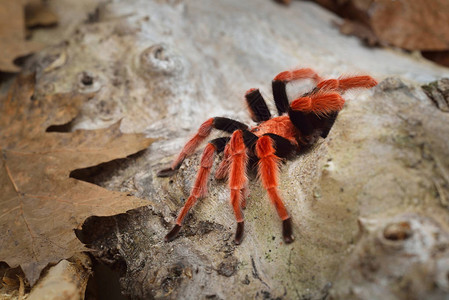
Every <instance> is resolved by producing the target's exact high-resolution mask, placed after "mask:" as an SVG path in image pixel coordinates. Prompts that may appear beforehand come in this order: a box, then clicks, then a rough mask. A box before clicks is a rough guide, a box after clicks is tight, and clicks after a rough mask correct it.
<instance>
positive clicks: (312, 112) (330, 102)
mask: <svg viewBox="0 0 449 300" xmlns="http://www.w3.org/2000/svg"><path fill="white" fill-rule="evenodd" d="M298 79H311V80H313V81H314V82H315V83H316V87H315V88H313V89H312V90H311V91H310V92H308V93H305V94H303V95H302V96H301V97H299V98H297V99H295V100H293V101H292V102H291V103H289V101H288V98H287V93H286V84H287V83H288V82H290V81H293V80H298ZM376 84H377V82H376V80H374V79H373V78H371V77H370V76H354V77H341V78H339V79H327V80H326V79H323V78H321V77H319V76H318V75H317V74H316V73H315V72H314V71H313V70H311V69H297V70H293V71H285V72H282V73H279V74H278V75H277V76H276V77H275V78H274V79H273V82H272V88H273V98H274V102H275V104H276V108H277V111H278V114H279V116H278V117H274V118H272V117H271V113H270V110H269V109H268V107H267V104H266V103H265V100H264V99H263V97H262V95H261V94H260V92H259V90H258V89H250V90H249V91H247V92H246V95H245V98H246V102H247V104H248V109H249V112H250V114H251V118H252V119H253V121H254V122H256V123H257V125H256V126H254V127H251V128H250V127H248V126H247V125H245V124H243V123H240V122H238V121H235V120H232V119H228V118H221V117H216V118H210V119H208V120H207V121H206V122H204V123H203V124H202V125H201V127H200V129H199V130H198V132H197V133H196V135H195V136H194V137H193V138H191V139H190V140H189V141H188V142H187V144H186V145H185V146H184V148H183V149H182V151H181V153H180V154H179V156H178V157H177V158H176V160H175V161H174V162H173V163H172V165H171V167H169V168H167V169H163V170H161V171H159V173H158V176H159V177H167V176H171V175H173V174H174V173H175V172H176V170H178V169H179V167H180V166H181V164H182V162H183V161H184V159H185V158H186V157H188V156H189V155H191V154H193V153H194V151H195V149H196V148H197V147H198V146H199V145H200V143H201V142H202V141H203V140H204V139H205V138H206V137H207V136H208V135H209V134H210V132H211V130H212V129H213V128H215V129H218V130H222V131H225V132H229V133H231V136H230V137H221V138H217V139H214V140H212V141H210V142H209V143H208V144H207V146H206V147H205V149H204V152H203V154H202V157H201V163H200V169H199V171H198V174H197V176H196V180H195V183H194V185H193V188H192V191H191V192H190V196H189V198H188V199H187V201H186V203H185V205H184V207H183V208H182V209H181V211H180V213H179V215H178V218H177V219H176V225H175V226H174V228H173V229H172V230H171V231H170V232H169V233H168V234H167V235H166V237H165V239H166V240H167V241H171V240H172V239H174V238H175V237H176V236H177V234H178V232H179V230H180V229H181V225H182V222H183V220H184V218H185V216H186V215H187V213H188V211H189V210H190V208H192V206H193V205H194V204H195V202H196V201H197V200H198V199H199V198H201V197H203V196H205V194H206V190H207V181H208V177H209V174H210V172H211V168H212V165H213V161H214V154H215V153H219V152H223V151H224V155H223V160H222V162H221V163H220V164H219V166H218V168H217V170H216V171H215V177H216V178H217V179H223V178H226V177H227V178H228V183H229V188H230V198H231V199H230V200H231V205H232V207H233V210H234V214H235V218H236V220H237V231H236V234H235V243H236V244H240V243H241V241H242V238H243V228H244V223H243V214H242V209H243V208H245V206H246V196H247V195H248V193H247V189H248V179H247V176H246V171H247V169H248V168H249V167H251V166H254V165H255V164H256V163H257V167H258V168H257V171H258V174H259V178H260V180H261V182H262V185H263V186H264V188H265V189H266V190H267V193H268V197H269V198H270V200H271V202H272V203H273V204H274V206H275V208H276V210H277V212H278V214H279V217H280V218H281V220H282V234H283V237H284V241H285V242H286V243H291V242H292V241H293V236H292V223H291V218H290V216H289V214H288V212H287V210H286V208H285V206H284V203H283V202H282V199H281V196H280V195H279V191H278V188H277V186H278V162H279V160H280V159H281V158H286V157H288V156H290V155H292V154H295V153H298V151H299V150H300V149H301V148H303V147H308V146H310V145H312V144H314V143H315V142H316V141H317V139H318V138H320V137H322V138H326V137H327V135H328V133H329V130H330V129H331V127H332V125H333V124H334V122H335V119H336V118H337V115H338V112H339V111H340V110H341V109H342V108H343V104H344V103H345V100H344V99H343V98H342V97H341V94H343V93H344V92H345V91H346V90H348V89H353V88H370V87H373V86H375V85H376Z"/></svg>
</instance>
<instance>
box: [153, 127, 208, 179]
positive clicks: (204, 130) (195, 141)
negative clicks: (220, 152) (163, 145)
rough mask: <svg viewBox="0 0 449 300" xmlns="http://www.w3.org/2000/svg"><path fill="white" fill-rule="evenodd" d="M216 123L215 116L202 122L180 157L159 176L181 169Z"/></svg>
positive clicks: (159, 173) (168, 174) (171, 173)
mask: <svg viewBox="0 0 449 300" xmlns="http://www.w3.org/2000/svg"><path fill="white" fill-rule="evenodd" d="M213 125H214V118H210V119H208V120H207V121H206V122H204V123H203V124H201V126H200V128H199V129H198V132H197V133H196V134H195V135H194V136H193V137H192V138H191V139H190V140H189V141H188V142H187V143H186V144H185V146H184V148H183V149H182V150H181V153H179V155H178V157H177V158H176V159H175V160H174V161H173V163H172V164H171V166H170V167H169V168H166V169H163V170H160V171H159V172H158V174H157V175H158V176H159V177H167V176H171V175H173V173H174V172H175V171H176V170H177V169H179V167H180V166H181V164H182V162H183V161H184V159H185V158H186V157H188V156H190V155H192V154H193V153H194V152H195V150H196V148H198V146H199V145H200V144H201V142H203V141H204V139H205V138H206V137H207V136H208V135H209V134H210V132H211V131H212V128H213Z"/></svg>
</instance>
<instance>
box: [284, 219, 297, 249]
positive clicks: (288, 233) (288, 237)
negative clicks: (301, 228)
mask: <svg viewBox="0 0 449 300" xmlns="http://www.w3.org/2000/svg"><path fill="white" fill-rule="evenodd" d="M292 234H293V230H292V219H291V218H288V219H285V220H284V221H282V236H283V237H284V242H285V243H286V244H290V243H291V242H293V241H294V239H295V238H294V237H293V235H292Z"/></svg>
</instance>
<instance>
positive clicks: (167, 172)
mask: <svg viewBox="0 0 449 300" xmlns="http://www.w3.org/2000/svg"><path fill="white" fill-rule="evenodd" d="M176 171H177V170H176V169H172V168H165V169H162V170H160V171H159V172H157V177H170V176H173V175H174V174H175V173H176Z"/></svg>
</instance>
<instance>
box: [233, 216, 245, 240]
mask: <svg viewBox="0 0 449 300" xmlns="http://www.w3.org/2000/svg"><path fill="white" fill-rule="evenodd" d="M244 229H245V223H244V222H243V221H242V222H237V230H236V232H235V238H234V243H235V244H236V245H240V244H241V243H242V240H243V231H244Z"/></svg>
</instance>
